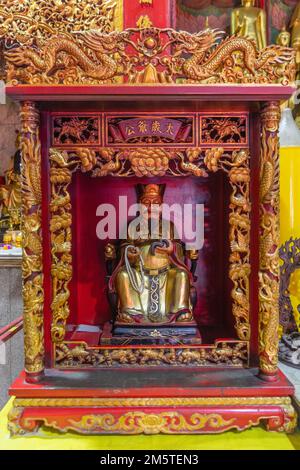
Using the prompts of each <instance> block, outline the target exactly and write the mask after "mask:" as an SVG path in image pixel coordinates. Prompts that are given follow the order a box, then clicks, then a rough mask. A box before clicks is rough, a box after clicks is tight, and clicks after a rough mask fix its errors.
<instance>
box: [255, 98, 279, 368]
mask: <svg viewBox="0 0 300 470" xmlns="http://www.w3.org/2000/svg"><path fill="white" fill-rule="evenodd" d="M261 117H262V137H261V139H262V146H261V156H260V181H261V183H260V267H259V269H260V270H259V285H260V287H259V357H260V369H261V371H262V373H264V374H266V375H274V374H276V371H277V357H278V325H279V252H278V246H279V138H278V127H279V119H280V108H279V104H278V103H276V102H271V103H268V104H266V105H265V106H264V107H263V109H262V112H261Z"/></svg>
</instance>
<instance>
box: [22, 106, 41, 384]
mask: <svg viewBox="0 0 300 470" xmlns="http://www.w3.org/2000/svg"><path fill="white" fill-rule="evenodd" d="M20 117H21V126H22V127H21V139H22V140H21V152H22V211H23V222H22V230H23V246H24V249H23V263H22V270H23V302H24V345H25V371H26V380H27V381H30V382H35V381H37V380H38V379H39V378H40V377H41V375H42V374H43V370H44V330H43V302H44V291H43V274H42V237H41V145H40V138H39V112H38V110H37V109H36V106H35V103H33V102H31V101H25V102H23V103H22V105H21V113H20Z"/></svg>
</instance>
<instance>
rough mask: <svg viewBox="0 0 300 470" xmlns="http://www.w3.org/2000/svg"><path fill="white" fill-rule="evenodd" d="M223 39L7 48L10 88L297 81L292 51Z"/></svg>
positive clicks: (153, 38)
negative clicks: (29, 84) (48, 85)
mask: <svg viewBox="0 0 300 470" xmlns="http://www.w3.org/2000/svg"><path fill="white" fill-rule="evenodd" d="M0 16H1V15H0ZM223 34H224V33H223V32H222V31H219V30H211V29H206V30H204V31H201V32H199V33H197V34H190V33H187V32H184V31H175V30H173V29H169V28H168V29H159V28H154V27H150V28H142V29H138V28H132V29H127V30H124V31H122V32H115V31H114V32H110V33H106V32H103V31H100V30H91V31H81V32H76V31H75V32H74V33H73V34H69V33H68V34H65V33H59V34H54V35H52V36H51V37H50V39H49V40H48V41H47V42H46V43H45V44H43V45H39V44H30V45H28V44H25V45H14V46H13V47H11V46H10V47H9V48H7V50H6V51H5V53H4V55H5V59H6V64H7V82H8V83H10V84H26V83H36V84H48V83H49V84H58V83H67V84H72V83H76V84H85V83H88V84H102V83H114V82H115V81H116V79H117V77H119V78H120V77H121V78H122V79H124V80H125V82H129V83H176V82H177V81H178V80H179V81H180V83H182V82H188V83H282V84H287V83H289V82H292V81H293V80H294V73H295V65H294V51H293V50H292V49H290V48H286V47H282V46H277V45H276V46H274V45H272V46H268V47H266V48H265V49H263V50H261V51H258V49H257V47H256V45H255V43H254V42H253V41H251V40H249V39H246V38H241V37H236V36H231V37H227V38H226V39H224V40H222V41H221V42H220V40H221V38H222V36H223ZM128 46H130V48H129V47H128ZM170 47H171V48H172V54H171V55H170V53H169V52H168V51H169V48H170ZM130 50H131V51H132V52H129V51H130Z"/></svg>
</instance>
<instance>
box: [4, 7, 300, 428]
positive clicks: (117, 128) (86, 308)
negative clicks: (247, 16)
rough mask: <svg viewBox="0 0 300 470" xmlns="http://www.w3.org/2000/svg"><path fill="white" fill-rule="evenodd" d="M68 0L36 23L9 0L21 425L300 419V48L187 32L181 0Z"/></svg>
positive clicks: (15, 421) (15, 390)
mask: <svg viewBox="0 0 300 470" xmlns="http://www.w3.org/2000/svg"><path fill="white" fill-rule="evenodd" d="M2 3H3V2H2ZM27 3H28V5H27ZM27 3H26V2H25V3H24V7H23V8H24V9H25V10H26V8H29V7H30V5H29V3H30V2H27ZM34 3H36V4H39V2H38V1H37V0H36V2H34ZM50 3H51V4H52V3H53V15H52V17H51V18H52V20H51V21H52V22H48V23H47V24H45V21H42V20H41V18H43V14H44V13H43V10H42V9H41V10H40V16H39V18H36V19H34V18H33V19H32V22H35V23H34V24H35V27H34V28H33V26H32V22H31V24H30V25H28V24H27V23H26V16H24V14H23V13H24V11H25V10H24V11H23V10H22V14H21V13H18V12H17V11H16V10H14V15H12V16H9V8H8V7H4V6H2V4H1V2H0V18H5V19H6V20H5V23H4V26H3V28H2V30H1V31H2V32H1V34H3V41H4V57H5V79H6V82H7V94H8V95H9V96H10V97H11V98H12V99H14V100H16V101H19V102H20V119H21V125H22V127H21V152H22V204H23V223H22V226H23V240H24V250H23V279H24V288H23V299H24V343H25V369H24V372H22V374H21V375H20V377H19V378H17V380H16V381H15V382H14V383H13V384H12V386H11V389H10V393H11V395H13V396H15V399H14V406H13V409H12V410H11V412H10V415H9V429H10V431H11V433H12V434H22V433H26V432H32V431H36V430H37V429H38V428H39V426H41V425H46V426H50V427H53V428H55V429H58V430H60V431H62V432H65V431H68V430H74V431H77V432H79V433H85V434H87V433H91V434H92V433H98V434H99V433H100V434H101V433H102V434H109V433H120V434H139V433H146V434H155V433H165V434H172V433H174V434H177V433H214V432H218V433H219V432H222V431H225V430H228V429H238V430H243V429H246V428H249V427H250V426H255V425H258V424H260V423H261V422H263V423H264V424H265V425H266V426H267V428H268V429H270V430H278V431H280V430H284V431H286V432H290V431H292V430H293V428H294V426H295V422H296V414H295V410H294V408H293V406H292V402H291V396H292V394H293V387H292V386H291V384H290V383H289V382H288V381H287V379H286V378H285V377H284V375H283V374H282V373H281V372H279V371H278V368H277V355H278V351H277V328H278V309H279V306H278V297H279V290H278V284H279V256H278V243H279V238H278V234H279V217H278V204H279V199H278V198H279V171H278V170H279V169H278V136H277V132H278V123H279V119H280V107H279V102H280V100H283V99H288V98H289V96H290V95H291V94H292V93H293V91H294V88H293V80H294V74H295V61H294V53H293V50H292V49H289V48H287V47H283V46H267V47H265V48H262V49H259V48H258V47H257V46H256V44H255V42H254V41H252V40H250V39H247V38H244V37H239V36H227V37H224V35H223V33H222V32H221V31H220V30H218V29H210V28H206V29H204V30H203V31H200V32H198V33H196V34H193V33H189V32H184V31H177V30H176V27H175V24H174V18H175V16H174V11H173V9H172V8H171V4H172V2H168V1H165V2H157V1H156V0H152V1H142V0H135V1H130V2H129V1H126V2H125V1H124V5H123V7H124V8H121V7H120V5H121V4H123V2H116V4H113V2H106V1H104V0H103V1H100V2H98V4H97V6H96V3H93V7H92V6H91V7H90V8H95V9H96V10H95V11H94V12H93V15H91V18H92V17H93V18H94V19H93V20H92V19H91V21H90V23H89V22H87V21H86V19H85V13H84V9H83V10H82V11H81V8H83V7H84V4H86V3H87V2H84V1H83V2H80V6H78V9H77V11H76V12H74V13H73V15H74V21H73V22H72V28H70V25H69V22H68V15H69V14H70V13H68V15H67V14H66V17H64V16H63V13H62V12H57V8H56V6H55V5H56V3H55V2H50ZM26 5H27V6H26ZM121 6H122V5H121ZM157 8H159V9H160V14H159V15H156V13H155V12H156V11H157ZM45 14H46V13H45ZM55 15H57V20H55V18H56V16H55ZM120 15H121V16H120ZM12 18H13V19H12ZM58 18H60V20H58ZM95 18H96V19H95ZM120 18H122V21H121V20H120ZM56 21H57V22H58V23H56ZM171 26H173V27H174V29H173V28H172V27H171ZM32 30H34V31H35V33H34V36H33V37H32V36H30V38H29V35H30V34H31V33H30V31H32ZM136 209H138V210H137V212H136V214H134V210H136ZM192 235H193V236H194V238H195V240H194V241H193V243H191V239H192Z"/></svg>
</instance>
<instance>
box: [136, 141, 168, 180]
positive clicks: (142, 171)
mask: <svg viewBox="0 0 300 470" xmlns="http://www.w3.org/2000/svg"><path fill="white" fill-rule="evenodd" d="M168 155H169V154H168V153H167V151H166V150H164V149H161V148H157V149H156V148H151V149H145V148H143V149H137V150H133V151H132V152H130V156H129V160H130V162H131V166H132V170H133V171H134V173H135V174H136V176H163V175H164V174H165V173H166V171H167V170H168V167H169V159H170V157H169V156H168Z"/></svg>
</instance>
